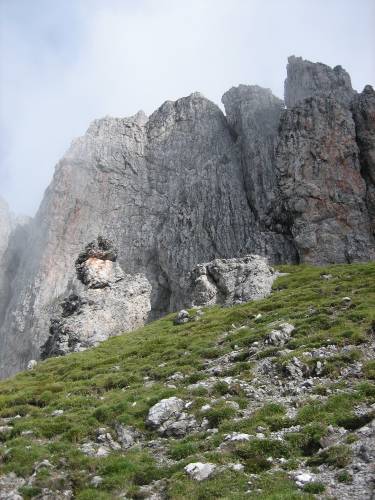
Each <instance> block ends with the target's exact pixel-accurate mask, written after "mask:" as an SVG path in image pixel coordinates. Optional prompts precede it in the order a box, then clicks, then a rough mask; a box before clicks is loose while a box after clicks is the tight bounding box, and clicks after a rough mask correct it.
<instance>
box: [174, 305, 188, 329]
mask: <svg viewBox="0 0 375 500" xmlns="http://www.w3.org/2000/svg"><path fill="white" fill-rule="evenodd" d="M189 320H190V316H189V313H188V312H187V311H186V310H185V309H181V311H179V312H178V313H177V316H176V317H175V319H174V321H173V322H174V324H175V325H182V324H183V323H187V322H188V321H189Z"/></svg>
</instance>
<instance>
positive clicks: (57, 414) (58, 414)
mask: <svg viewBox="0 0 375 500" xmlns="http://www.w3.org/2000/svg"><path fill="white" fill-rule="evenodd" d="M63 413H64V410H54V411H53V412H52V413H51V417H59V416H60V415H63Z"/></svg>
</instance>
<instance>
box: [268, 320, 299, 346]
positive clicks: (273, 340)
mask: <svg viewBox="0 0 375 500" xmlns="http://www.w3.org/2000/svg"><path fill="white" fill-rule="evenodd" d="M294 329H295V327H294V325H291V324H290V323H280V324H278V325H277V328H275V329H274V330H271V331H270V333H269V334H268V335H267V337H266V340H265V343H266V344H270V345H274V346H283V345H284V344H286V343H287V342H288V340H289V339H290V334H291V333H292V332H293V331H294Z"/></svg>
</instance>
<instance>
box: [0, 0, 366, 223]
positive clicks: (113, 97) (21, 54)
mask: <svg viewBox="0 0 375 500" xmlns="http://www.w3.org/2000/svg"><path fill="white" fill-rule="evenodd" d="M374 25H375V2H373V0H357V1H354V0H351V1H349V0H315V1H314V2H311V1H310V0H284V1H283V2H280V1H279V0H267V1H264V0H231V1H230V2H228V1H224V0H190V1H189V2H184V1H182V0H181V1H173V0H155V1H152V0H143V1H142V0H141V1H130V0H123V1H118V0H106V1H104V0H102V1H96V0H64V1H62V0H61V1H58V0H55V1H51V0H33V1H29V0H0V133H1V144H0V196H1V197H3V198H4V199H5V200H6V201H7V202H8V203H9V205H10V207H11V209H12V210H13V211H15V212H17V213H24V214H28V215H33V214H34V213H35V211H36V209H37V207H38V205H39V203H40V201H41V198H42V196H43V192H44V190H45V188H46V187H47V185H48V184H49V182H50V180H51V178H52V175H53V170H54V166H55V164H56V163H57V161H58V160H59V158H60V157H61V156H62V155H63V154H64V152H65V150H66V149H67V148H68V147H69V144H70V142H71V141H72V139H73V138H74V137H76V136H79V135H82V134H83V133H84V132H85V130H86V129H87V128H88V126H89V123H90V122H91V121H92V120H93V119H95V118H99V117H101V116H105V115H112V116H129V115H133V114H134V113H136V112H137V111H138V110H139V109H143V110H144V111H145V112H146V113H147V114H150V113H152V112H153V111H154V110H155V109H156V108H157V107H158V106H160V104H162V103H163V102H164V101H165V100H166V99H173V100H174V99H178V98H179V97H182V96H185V95H188V94H190V93H192V92H194V91H200V92H202V93H203V94H204V95H205V96H206V97H208V98H209V99H211V100H213V101H214V102H216V103H217V104H220V100H221V96H222V94H223V93H224V92H225V91H226V90H227V89H229V88H230V87H232V86H234V85H238V84H239V83H245V84H258V85H261V86H264V87H268V88H271V89H272V91H273V92H274V94H275V95H277V96H279V97H282V96H283V84H284V79H285V76H286V71H285V66H286V62H287V57H288V56H289V55H292V54H295V55H300V56H302V57H303V58H305V59H309V60H312V61H314V62H316V61H320V62H324V63H326V64H329V65H331V66H335V65H337V64H341V65H342V66H343V67H344V68H345V69H346V70H347V71H348V72H349V73H350V75H351V77H352V84H353V87H354V88H355V89H357V90H359V91H361V90H362V89H363V87H364V85H366V84H368V83H369V84H374V83H375V32H374V29H373V27H374Z"/></svg>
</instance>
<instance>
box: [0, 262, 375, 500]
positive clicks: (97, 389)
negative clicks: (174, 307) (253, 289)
mask: <svg viewBox="0 0 375 500" xmlns="http://www.w3.org/2000/svg"><path fill="white" fill-rule="evenodd" d="M280 269H281V270H282V271H284V272H288V273H290V274H288V275H287V276H282V277H280V278H278V280H277V281H276V283H275V286H274V292H273V293H272V295H271V296H270V297H269V298H267V299H264V300H261V301H257V302H252V303H248V304H245V305H241V306H235V307H231V308H219V307H214V308H209V309H206V311H205V314H204V316H203V318H202V319H201V320H200V321H198V322H192V323H188V324H185V325H179V326H175V325H173V322H172V318H173V316H172V315H169V316H167V317H165V318H163V319H161V320H159V321H156V322H153V323H151V324H149V325H147V326H146V327H144V328H142V329H140V330H138V331H136V332H132V333H128V334H125V335H122V336H120V337H116V338H112V339H110V340H108V341H106V342H104V343H103V344H102V345H100V346H99V347H97V348H95V349H92V350H90V351H86V352H84V353H79V354H72V355H69V356H67V357H64V358H53V359H49V360H47V361H45V362H43V363H40V364H39V365H38V366H37V368H36V369H35V370H33V371H31V372H24V373H20V374H18V375H17V376H15V377H14V378H12V379H9V380H6V381H3V382H1V383H0V418H1V417H10V416H14V415H17V414H19V415H21V416H22V417H23V418H19V419H16V420H14V421H13V430H12V431H11V432H10V433H9V434H8V435H5V437H4V436H3V437H2V438H1V439H3V442H2V443H0V474H1V473H7V472H10V471H14V472H16V473H17V474H18V475H21V476H29V475H31V474H32V471H33V466H34V464H35V463H36V462H38V461H40V460H42V459H48V460H50V462H51V463H52V464H54V465H55V466H56V469H57V470H61V471H62V473H66V474H67V476H68V477H69V479H70V481H71V484H72V486H73V489H74V492H75V495H76V498H79V499H91V498H95V499H99V500H100V499H102V498H103V499H107V498H116V496H117V495H118V494H119V492H124V491H125V492H128V496H132V495H133V496H134V495H136V494H137V491H138V489H139V486H140V485H142V484H149V483H151V482H152V481H153V480H155V479H160V478H168V479H169V481H168V484H169V486H168V491H169V495H170V496H171V497H172V498H200V499H204V498H207V499H208V498H215V497H216V498H217V497H220V498H234V499H235V498H244V497H246V498H253V497H254V498H255V497H257V496H258V497H260V498H269V499H282V498H285V499H293V498H302V497H303V498H309V497H310V494H309V493H304V492H300V491H299V490H298V489H297V488H296V486H295V484H294V482H292V481H289V480H288V479H287V470H288V469H292V468H294V467H296V463H298V460H299V459H300V458H301V457H303V456H304V454H306V453H307V452H306V446H307V445H306V443H307V444H308V443H312V442H313V441H314V439H315V440H316V439H317V437H316V436H318V437H319V436H320V435H321V434H322V433H324V428H325V426H327V425H329V424H336V425H344V426H345V422H350V424H348V425H349V428H350V425H351V426H352V427H351V428H355V417H354V414H353V407H354V405H356V404H358V403H359V402H364V401H369V400H370V399H371V397H372V398H373V400H374V386H373V385H371V380H370V379H371V377H373V375H374V366H373V362H372V363H371V362H370V363H367V365H366V366H365V368H364V370H363V372H364V375H363V378H362V379H358V383H357V384H356V386H355V387H352V388H351V392H350V395H348V394H345V391H344V392H342V390H343V389H345V384H343V385H342V386H341V391H340V392H337V393H336V392H335V390H332V393H331V395H330V396H329V397H328V398H325V400H324V402H319V401H318V402H315V403H314V404H309V401H308V400H306V402H305V405H302V407H301V408H300V409H299V411H298V413H297V416H296V417H295V418H294V419H288V418H287V417H286V416H285V411H284V409H283V407H282V406H281V405H278V404H267V405H265V406H264V408H261V409H260V410H257V412H256V413H255V414H254V415H252V416H250V417H248V418H247V419H245V420H244V421H241V423H240V424H238V423H235V422H233V421H232V416H233V415H232V413H231V411H230V410H229V411H228V408H227V407H226V408H224V407H223V405H220V404H218V405H217V406H216V407H215V406H214V407H213V410H212V412H211V414H210V415H209V418H210V420H211V422H212V423H215V424H217V425H218V427H219V433H218V434H216V435H215V436H213V437H212V438H211V439H205V438H206V437H207V436H208V434H205V433H201V434H198V435H192V436H189V437H188V438H184V439H182V440H175V439H169V440H168V441H166V447H167V449H168V453H169V456H170V457H171V458H172V459H174V460H178V461H177V462H176V463H174V464H172V465H171V466H170V467H163V468H160V467H158V466H157V464H156V462H155V460H154V458H153V457H152V456H151V455H150V453H149V452H148V451H147V450H144V449H143V450H142V449H137V448H135V449H132V450H130V451H128V452H113V453H111V455H110V456H108V457H105V458H90V457H87V456H85V455H84V454H83V453H81V452H80V451H79V450H78V446H79V443H82V442H84V441H85V440H87V439H93V440H94V439H95V432H96V430H97V429H98V428H99V427H103V426H107V427H108V429H111V428H113V426H114V423H115V422H121V423H124V424H129V425H132V426H135V427H136V428H138V429H139V430H140V431H142V432H143V433H145V434H146V435H149V438H150V439H151V438H152V437H154V436H153V435H152V433H150V432H149V431H147V429H145V426H144V421H145V416H146V415H147V412H148V409H149V408H150V407H151V406H152V405H153V404H155V403H156V402H158V401H159V400H160V399H162V398H165V397H169V396H172V395H177V396H179V397H182V398H186V399H187V400H191V401H193V406H192V410H191V411H192V412H196V415H197V418H201V417H199V415H200V413H199V408H200V407H201V406H202V405H203V404H205V403H207V402H209V401H210V398H212V397H213V395H215V391H216V396H220V394H221V393H222V392H223V388H222V387H220V384H219V385H218V387H217V388H215V389H214V394H213V395H212V394H211V395H209V394H207V393H206V391H204V390H201V391H199V390H189V389H188V387H187V386H188V385H189V384H191V383H193V382H196V381H197V380H200V379H202V378H204V376H206V375H205V374H202V369H203V364H204V362H205V361H206V360H207V359H214V358H216V357H218V356H221V355H222V354H225V353H226V352H229V351H231V350H233V348H234V346H235V345H237V346H239V347H246V346H248V345H250V344H251V343H252V342H253V341H256V340H260V339H262V338H263V337H264V336H265V334H266V333H267V332H268V331H269V324H270V323H271V322H273V321H275V320H286V321H289V322H291V323H293V324H294V325H295V326H296V330H295V332H294V333H293V338H292V340H291V341H290V342H289V344H288V346H287V347H288V348H290V349H293V355H295V356H296V355H297V356H302V353H303V352H304V351H306V350H308V349H309V348H312V347H317V346H322V345H325V344H336V345H345V344H350V345H360V344H361V343H363V342H365V341H366V336H367V335H369V333H368V332H369V331H370V330H371V328H373V327H374V321H375V264H374V263H372V264H363V265H362V264H361V265H357V264H356V265H354V264H353V265H334V266H329V267H325V268H317V267H314V268H312V267H305V266H283V267H282V268H280ZM323 273H326V274H328V273H330V274H332V275H333V278H332V279H330V280H325V279H322V278H321V275H322V274H323ZM345 296H350V297H351V298H352V305H351V307H348V308H344V307H343V306H342V302H341V299H342V298H343V297H345ZM311 306H313V307H314V308H315V309H316V313H315V314H313V315H308V314H306V312H307V311H308V309H309V308H310V307H311ZM259 312H260V313H261V314H262V318H261V319H260V320H258V321H255V319H254V316H255V315H256V314H257V313H259ZM232 324H235V325H236V326H237V327H238V326H240V325H245V326H246V328H242V329H233V327H232ZM227 331H231V333H230V334H229V335H228V336H227V337H226V338H225V341H224V342H222V343H220V344H219V343H218V342H217V340H218V338H219V337H220V336H221V335H222V334H223V333H224V332H227ZM328 339H329V340H328ZM268 354H274V353H273V352H272V351H270V352H268ZM354 357H355V356H354ZM273 359H274V360H276V362H278V363H281V364H282V363H283V361H284V360H283V359H280V358H273ZM349 362H350V359H341V358H340V357H338V359H334V360H333V361H332V362H331V364H330V367H329V369H330V370H332V374H335V370H339V369H340V366H341V365H343V364H345V363H349ZM159 365H161V366H159ZM251 367H252V364H251V363H249V362H247V361H246V360H245V361H242V362H239V363H238V367H237V369H236V371H237V374H238V373H240V375H241V378H242V379H244V380H248V381H251V377H252V374H251ZM177 371H179V372H181V373H183V374H185V375H187V377H186V379H185V380H184V381H183V382H182V383H180V384H179V385H178V387H177V388H168V387H166V379H167V378H168V377H169V376H170V375H172V374H174V373H175V372H177ZM337 373H338V372H337ZM145 377H149V378H150V380H152V381H154V384H153V385H151V386H148V385H149V384H145ZM333 387H334V385H333ZM324 390H325V389H324V388H322V391H323V393H324ZM233 399H234V400H236V401H237V402H238V403H239V404H240V407H242V408H243V407H245V406H246V404H247V402H246V398H244V396H243V395H242V394H241V393H240V392H239V393H238V394H234V395H233ZM134 403H136V404H134ZM55 409H63V410H64V414H63V415H62V416H59V417H54V418H51V412H52V411H53V410H55ZM353 422H354V423H353ZM296 423H299V424H302V425H303V426H304V428H303V432H301V433H299V434H298V436H297V437H296V438H295V439H294V440H291V441H290V442H285V443H284V444H282V445H280V444H277V443H275V442H274V441H272V440H269V442H267V443H264V442H263V443H261V444H260V443H257V441H256V440H255V441H253V442H251V444H247V445H239V446H237V447H234V448H233V449H232V450H229V451H227V452H226V453H218V452H217V450H216V448H217V446H218V445H219V444H220V443H221V442H222V440H223V436H224V434H225V433H227V432H229V431H231V430H241V431H244V432H250V431H253V430H254V429H255V427H256V426H258V425H263V426H265V427H267V428H268V429H271V430H277V429H279V428H281V427H288V426H290V425H294V424H296ZM0 425H1V423H0ZM27 430H33V432H34V434H33V435H32V436H30V435H29V436H27V435H21V433H22V431H27ZM269 455H272V456H273V457H277V456H279V457H285V458H286V459H287V462H286V463H285V466H284V468H285V469H286V470H285V472H283V471H272V470H269V471H267V469H268V468H269V466H268V464H267V463H266V457H268V456H269ZM197 460H200V461H211V462H217V463H226V462H238V461H241V462H242V463H243V464H245V467H246V472H247V473H252V472H255V473H257V474H258V476H257V478H255V479H254V480H253V481H255V482H256V486H257V487H258V488H261V489H262V492H261V493H257V492H256V491H254V492H253V493H252V494H245V491H246V490H247V489H248V485H247V482H248V480H249V478H248V477H246V475H245V474H244V473H238V472H234V471H227V472H225V473H223V474H221V475H220V476H219V477H216V478H213V479H211V480H208V481H205V482H202V483H196V482H193V481H192V480H190V479H188V478H187V477H186V475H185V473H184V471H183V467H184V466H185V465H186V464H187V463H189V462H192V461H197ZM64 471H65V472H64ZM94 475H100V476H102V477H103V478H104V481H103V483H102V484H101V485H100V487H99V488H98V489H94V488H92V487H90V478H91V477H92V476H94ZM60 486H61V485H59V482H58V479H56V477H55V476H54V477H53V478H51V477H50V475H49V473H48V471H46V469H44V470H41V472H40V473H38V478H37V480H36V481H35V483H34V486H33V487H32V488H27V487H26V488H24V490H23V493H24V495H25V498H28V497H32V496H33V495H34V494H37V493H38V491H40V490H38V488H42V487H50V488H52V489H54V488H59V487H60Z"/></svg>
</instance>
